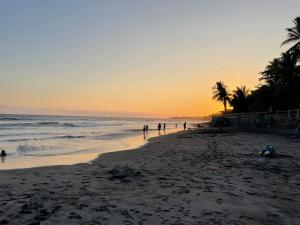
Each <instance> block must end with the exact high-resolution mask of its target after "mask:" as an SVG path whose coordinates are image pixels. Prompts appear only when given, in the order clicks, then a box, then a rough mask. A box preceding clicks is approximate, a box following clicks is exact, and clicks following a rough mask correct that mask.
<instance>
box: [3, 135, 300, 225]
mask: <svg viewBox="0 0 300 225" xmlns="http://www.w3.org/2000/svg"><path fill="white" fill-rule="evenodd" d="M267 144H272V145H275V146H276V147H277V148H278V149H279V150H280V153H282V154H285V155H289V156H292V157H280V158H262V157H258V156H255V152H256V151H259V150H261V149H262V148H264V147H265V145H267ZM299 159H300V142H299V140H297V139H291V138H287V137H283V136H277V135H269V134H255V133H243V132H240V133H236V132H229V131H227V132H226V131H225V133H223V134H215V133H211V131H209V130H203V131H197V130H196V131H187V132H179V133H176V134H171V135H167V136H161V137H158V138H154V139H151V141H150V142H149V143H148V144H146V145H145V146H143V147H141V148H139V149H136V150H131V151H123V152H115V153H108V154H104V155H102V156H100V157H99V158H98V159H96V160H95V161H94V162H93V164H79V165H73V166H53V167H44V168H34V169H24V170H11V171H0V224H16V225H20V224H24V225H25V224H31V225H33V224H34V225H37V224H65V225H66V224H116V225H119V224H149V225H150V224H151V225H155V224H300V211H299V209H300V173H299V172H300V161H299Z"/></svg>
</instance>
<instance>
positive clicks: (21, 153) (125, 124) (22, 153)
mask: <svg viewBox="0 0 300 225" xmlns="http://www.w3.org/2000/svg"><path fill="white" fill-rule="evenodd" d="M159 122H161V123H166V131H165V132H164V131H161V132H160V133H158V131H157V124H158V123H159ZM183 122H184V121H182V120H158V119H141V118H108V117H82V116H45V115H8V114H5V115H1V114H0V150H2V149H4V150H5V151H6V153H7V157H5V158H2V161H1V162H2V163H0V169H16V168H28V167H37V166H51V165H69V164H75V163H86V162H90V161H91V160H93V159H95V158H96V157H97V156H98V155H99V154H101V153H105V152H112V151H119V150H126V149H132V148H136V147H139V146H141V145H143V144H144V143H146V142H147V139H148V138H150V137H155V136H158V135H164V134H167V133H172V132H176V131H178V130H182V129H183ZM194 122H199V121H189V122H188V124H187V126H188V127H189V126H191V124H192V123H194ZM144 124H147V125H148V126H149V132H147V133H146V134H144V132H143V130H142V128H143V125H144ZM176 124H177V128H176Z"/></svg>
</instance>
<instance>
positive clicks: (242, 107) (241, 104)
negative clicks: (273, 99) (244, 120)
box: [230, 85, 249, 112]
mask: <svg viewBox="0 0 300 225" xmlns="http://www.w3.org/2000/svg"><path fill="white" fill-rule="evenodd" d="M248 95H249V89H247V88H246V86H245V85H242V86H241V87H237V88H236V89H235V90H234V91H233V92H232V99H231V100H230V105H232V107H233V111H234V112H246V111H248Z"/></svg>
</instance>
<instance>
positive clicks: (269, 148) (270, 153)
mask: <svg viewBox="0 0 300 225" xmlns="http://www.w3.org/2000/svg"><path fill="white" fill-rule="evenodd" d="M276 154H277V153H276V151H275V149H274V147H273V146H272V145H267V146H266V147H265V149H264V150H262V151H261V152H260V156H264V157H273V156H275V155H276Z"/></svg>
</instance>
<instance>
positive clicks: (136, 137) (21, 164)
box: [0, 129, 180, 171]
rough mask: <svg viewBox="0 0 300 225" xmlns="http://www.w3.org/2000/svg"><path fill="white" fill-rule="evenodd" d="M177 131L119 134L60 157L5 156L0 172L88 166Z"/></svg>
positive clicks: (177, 130) (0, 164) (0, 165)
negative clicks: (108, 156) (94, 145)
mask: <svg viewBox="0 0 300 225" xmlns="http://www.w3.org/2000/svg"><path fill="white" fill-rule="evenodd" d="M179 131H180V130H179V129H168V130H166V131H161V134H157V131H156V130H151V131H149V132H148V133H147V134H146V136H145V134H143V133H142V131H141V132H140V133H131V134H125V135H124V134H122V133H120V134H118V135H119V136H121V135H122V137H120V138H115V139H103V146H101V147H98V148H95V149H94V150H92V149H89V150H80V151H78V152H71V153H66V154H60V155H41V156H30V155H25V156H19V157H10V156H7V157H5V158H1V160H2V162H0V171H6V170H15V169H30V168H39V167H48V166H64V165H76V164H90V163H91V162H93V161H94V160H95V159H97V158H98V157H99V156H100V155H102V154H105V153H109V152H117V151H128V150H131V149H136V148H139V147H142V146H143V145H145V144H147V142H148V139H151V138H155V137H159V136H164V135H169V134H172V133H176V132H179ZM107 147H108V148H107Z"/></svg>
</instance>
